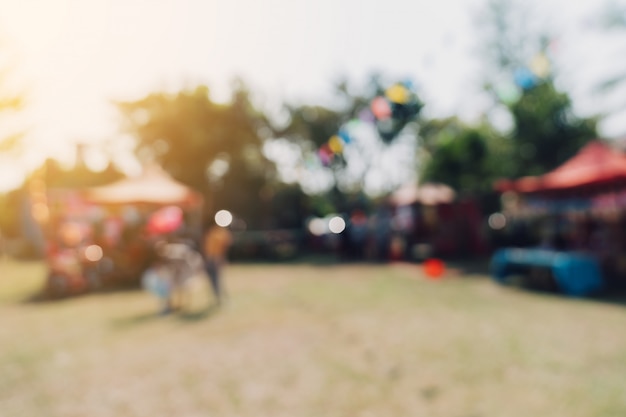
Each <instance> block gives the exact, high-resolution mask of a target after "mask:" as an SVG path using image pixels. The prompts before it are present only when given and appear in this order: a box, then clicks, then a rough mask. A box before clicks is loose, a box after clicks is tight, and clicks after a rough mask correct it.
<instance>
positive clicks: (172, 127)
mask: <svg viewBox="0 0 626 417" xmlns="http://www.w3.org/2000/svg"><path fill="white" fill-rule="evenodd" d="M118 107H119V109H120V110H121V113H122V115H123V123H124V124H123V126H124V129H126V130H127V131H129V132H131V133H132V134H133V135H134V136H135V138H136V140H137V146H136V155H137V157H138V158H139V160H140V161H142V162H144V163H147V162H157V163H159V164H160V165H161V166H163V167H164V169H166V170H167V171H168V172H169V173H170V174H171V175H172V176H173V177H174V178H176V179H178V180H180V181H182V182H184V183H186V184H188V185H190V186H191V187H193V188H195V189H197V190H198V191H200V192H202V193H203V194H204V195H205V197H206V201H207V214H208V215H211V214H212V212H213V211H216V210H218V209H221V208H227V209H229V210H232V211H234V212H235V213H236V214H237V215H239V216H242V217H244V218H245V219H246V221H247V222H248V224H249V225H250V226H251V227H254V226H259V225H261V223H262V222H263V220H262V217H263V216H264V214H266V213H264V211H263V207H265V205H264V204H263V202H264V200H263V198H262V195H261V194H262V191H260V190H264V189H265V188H264V187H265V186H266V185H268V184H270V185H271V183H272V182H273V181H274V180H275V169H274V166H273V164H272V163H271V162H270V161H269V160H268V159H267V158H266V157H265V156H264V155H263V153H262V145H263V139H264V138H263V136H262V134H263V128H264V127H266V125H267V118H266V116H265V115H264V114H263V113H262V112H261V111H259V110H258V109H256V108H255V106H254V105H253V104H252V102H251V99H250V95H249V92H248V91H247V90H246V88H245V86H244V85H243V84H241V83H240V84H238V85H237V86H236V87H235V89H234V92H233V95H232V99H231V101H230V102H229V103H227V104H219V103H216V102H214V101H212V100H211V98H210V95H209V89H208V88H207V87H206V86H198V87H196V88H195V89H188V90H183V91H180V92H177V93H175V94H168V93H164V92H157V93H152V94H150V95H148V96H146V97H144V98H143V99H140V100H137V101H132V102H123V103H118Z"/></svg>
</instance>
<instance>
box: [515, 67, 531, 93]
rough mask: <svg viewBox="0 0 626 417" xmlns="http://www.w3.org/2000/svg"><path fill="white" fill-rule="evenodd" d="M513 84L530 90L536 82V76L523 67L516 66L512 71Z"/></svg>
mask: <svg viewBox="0 0 626 417" xmlns="http://www.w3.org/2000/svg"><path fill="white" fill-rule="evenodd" d="M513 78H514V80H515V84H517V86H518V87H520V88H522V89H524V90H530V89H531V88H533V87H534V86H535V85H536V84H537V77H535V74H533V73H532V71H531V70H529V69H528V68H525V67H521V68H517V69H516V70H515V72H514V73H513Z"/></svg>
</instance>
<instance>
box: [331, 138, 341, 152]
mask: <svg viewBox="0 0 626 417" xmlns="http://www.w3.org/2000/svg"><path fill="white" fill-rule="evenodd" d="M328 147H329V148H330V150H331V151H333V153H339V152H341V151H342V150H343V142H342V141H341V138H340V137H339V136H337V135H333V136H331V138H330V139H329V140H328Z"/></svg>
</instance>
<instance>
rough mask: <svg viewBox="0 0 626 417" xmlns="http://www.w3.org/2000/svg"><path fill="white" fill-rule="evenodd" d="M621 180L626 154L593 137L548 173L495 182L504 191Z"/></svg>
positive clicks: (624, 176)
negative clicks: (594, 139) (568, 158)
mask: <svg viewBox="0 0 626 417" xmlns="http://www.w3.org/2000/svg"><path fill="white" fill-rule="evenodd" d="M621 182H626V155H625V154H623V153H622V152H620V151H618V150H615V149H613V148H611V147H610V146H608V145H607V144H605V143H603V142H600V141H593V142H590V143H588V144H587V145H586V146H585V147H583V148H582V149H581V150H580V151H578V153H577V154H576V155H574V156H573V157H572V158H571V159H570V160H568V161H567V162H565V163H564V164H562V165H561V166H559V167H558V168H556V169H554V170H552V171H550V172H548V173H547V174H544V175H541V176H536V177H523V178H520V179H518V180H513V181H512V180H499V181H497V182H496V183H495V185H494V186H495V189H496V190H498V191H501V192H504V191H517V192H520V193H540V192H550V191H560V190H572V189H577V188H583V187H589V186H606V185H612V184H618V183H621Z"/></svg>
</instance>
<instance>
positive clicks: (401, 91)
mask: <svg viewBox="0 0 626 417" xmlns="http://www.w3.org/2000/svg"><path fill="white" fill-rule="evenodd" d="M385 95H386V96H387V98H388V99H389V101H391V102H392V103H397V104H406V103H408V102H409V100H410V99H411V94H410V93H409V90H408V89H407V88H406V87H405V86H403V85H402V84H394V85H392V86H391V87H389V88H388V89H387V91H385Z"/></svg>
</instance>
